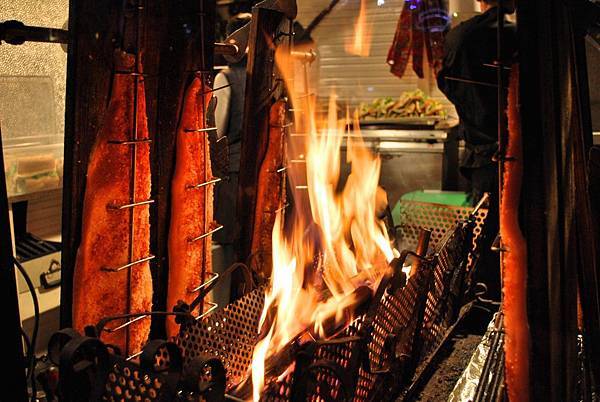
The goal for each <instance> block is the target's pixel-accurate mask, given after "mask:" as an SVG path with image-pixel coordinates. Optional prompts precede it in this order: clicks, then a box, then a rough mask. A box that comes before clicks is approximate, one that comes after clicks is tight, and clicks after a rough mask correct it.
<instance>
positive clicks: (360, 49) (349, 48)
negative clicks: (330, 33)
mask: <svg viewBox="0 0 600 402" xmlns="http://www.w3.org/2000/svg"><path fill="white" fill-rule="evenodd" d="M372 30H373V27H372V24H370V23H368V22H367V1H366V0H360V10H359V11H358V17H357V18H356V22H355V23H354V35H353V37H352V40H349V41H347V42H346V45H345V49H346V52H347V53H349V54H353V55H355V56H360V57H368V56H369V54H370V52H371V34H372Z"/></svg>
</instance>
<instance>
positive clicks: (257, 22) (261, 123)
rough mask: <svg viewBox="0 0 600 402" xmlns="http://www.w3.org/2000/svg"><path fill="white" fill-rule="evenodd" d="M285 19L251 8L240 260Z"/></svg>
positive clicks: (246, 250)
mask: <svg viewBox="0 0 600 402" xmlns="http://www.w3.org/2000/svg"><path fill="white" fill-rule="evenodd" d="M284 18H285V16H284V14H283V13H282V12H279V11H274V10H270V9H266V8H259V7H254V8H253V9H252V22H251V28H250V39H249V44H250V47H249V52H248V65H247V81H246V95H245V96H246V103H245V107H244V124H243V130H242V150H241V161H240V174H239V195H238V204H237V205H238V220H237V223H238V229H237V230H236V233H237V234H238V235H237V236H236V237H237V243H238V250H239V258H240V260H241V261H245V260H246V259H247V258H248V256H249V255H250V252H251V247H252V233H253V228H254V216H255V209H256V186H257V181H258V174H259V170H260V166H261V164H262V161H263V159H264V157H265V153H266V148H267V141H268V133H269V131H268V130H269V127H268V124H269V110H270V107H271V105H272V104H273V103H274V101H275V99H276V96H275V94H274V93H273V91H272V89H273V88H274V86H275V74H274V71H275V67H274V58H275V46H273V43H274V42H275V41H274V38H275V36H276V34H277V32H278V29H279V27H280V25H281V23H282V21H283V20H284ZM239 279H240V278H234V279H233V280H232V297H234V298H235V297H237V296H239V295H238V294H237V283H236V282H237V280H239Z"/></svg>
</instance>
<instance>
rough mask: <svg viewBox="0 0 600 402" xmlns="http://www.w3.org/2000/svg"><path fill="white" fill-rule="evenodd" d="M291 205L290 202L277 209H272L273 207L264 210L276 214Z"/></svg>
mask: <svg viewBox="0 0 600 402" xmlns="http://www.w3.org/2000/svg"><path fill="white" fill-rule="evenodd" d="M289 206H290V204H289V203H288V204H285V205H283V206H282V207H280V208H277V209H275V210H272V209H266V210H265V211H264V212H265V213H266V214H276V213H278V212H281V211H283V210H285V209H286V208H287V207H289Z"/></svg>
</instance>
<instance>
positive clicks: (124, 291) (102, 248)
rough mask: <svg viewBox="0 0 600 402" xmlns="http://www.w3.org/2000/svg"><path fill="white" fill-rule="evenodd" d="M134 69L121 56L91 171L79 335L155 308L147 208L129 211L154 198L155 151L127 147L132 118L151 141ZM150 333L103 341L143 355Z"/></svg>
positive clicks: (79, 272)
mask: <svg viewBox="0 0 600 402" xmlns="http://www.w3.org/2000/svg"><path fill="white" fill-rule="evenodd" d="M134 67H135V57H134V56H133V55H131V54H127V53H124V52H120V51H119V52H117V53H116V55H115V70H116V71H118V73H116V74H115V75H114V79H113V83H112V89H111V96H110V101H109V104H108V108H107V110H106V113H105V116H104V121H103V122H102V125H101V127H100V130H99V131H98V135H97V137H96V141H95V143H94V147H93V149H92V152H91V154H90V159H89V164H88V167H87V183H86V188H85V195H84V201H83V217H82V230H81V243H80V245H79V250H78V252H77V258H76V263H75V272H74V278H73V281H74V283H73V324H74V327H75V328H76V329H77V330H78V331H83V329H84V327H85V326H87V325H95V324H96V323H97V322H98V321H99V320H100V319H102V318H104V317H106V316H112V315H119V314H125V313H135V312H144V311H150V310H151V307H152V278H151V275H150V266H149V263H148V261H147V259H148V256H149V253H150V217H149V205H148V204H147V203H146V204H141V205H136V206H132V205H131V204H133V203H138V202H143V201H147V200H148V199H149V198H150V145H149V144H148V142H144V141H141V142H137V143H136V145H135V146H134V145H133V144H132V143H131V142H130V141H131V140H132V139H133V138H134V124H133V123H134V116H135V115H137V130H136V131H137V138H138V139H140V140H144V139H147V138H148V124H147V118H146V101H145V92H144V82H143V77H140V76H137V78H136V76H134V75H130V74H127V73H128V72H132V71H133V70H134ZM139 71H141V66H139ZM136 79H137V80H138V84H137V96H135V90H136ZM136 99H137V108H136V105H135V102H136ZM136 109H137V110H136ZM132 161H134V163H135V176H134V177H133V181H134V183H135V184H134V192H133V193H134V197H133V198H134V199H133V200H132V199H131V198H130V193H131V187H130V182H131V179H132V177H131V176H132V174H133V169H132ZM132 219H133V221H132ZM131 225H133V231H132V232H130V230H131V227H132V226H131ZM130 245H133V255H130V251H131V250H130ZM140 260H141V261H142V262H137V263H136V261H140ZM131 263H133V264H131ZM128 264H131V265H130V266H128ZM121 324H124V321H116V322H114V323H109V324H108V327H109V328H116V327H117V326H119V325H121ZM149 333H150V318H149V317H145V318H143V319H140V320H137V321H135V322H134V323H132V324H131V325H128V326H125V327H124V328H122V329H119V330H116V331H114V332H111V333H103V334H101V339H102V340H103V341H104V342H106V343H108V344H112V345H116V346H118V347H119V348H120V350H121V351H123V352H125V353H128V354H132V353H135V352H137V351H139V350H140V349H141V348H142V346H143V345H144V343H145V342H146V340H147V338H148V334H149ZM127 343H128V345H127Z"/></svg>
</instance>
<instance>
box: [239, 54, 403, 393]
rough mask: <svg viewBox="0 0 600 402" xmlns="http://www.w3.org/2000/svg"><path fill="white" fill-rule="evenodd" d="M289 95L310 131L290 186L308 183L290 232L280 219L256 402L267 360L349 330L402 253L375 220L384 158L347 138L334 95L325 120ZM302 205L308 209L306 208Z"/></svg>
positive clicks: (306, 101) (286, 70) (282, 65)
mask: <svg viewBox="0 0 600 402" xmlns="http://www.w3.org/2000/svg"><path fill="white" fill-rule="evenodd" d="M276 62H277V64H278V67H279V69H280V71H282V73H283V75H284V77H286V76H287V74H290V73H291V72H292V71H293V68H292V66H291V61H290V59H289V56H288V55H287V54H285V53H282V52H278V53H277V54H276ZM288 90H290V95H291V99H292V104H293V105H299V107H298V109H301V110H304V111H305V113H303V114H302V115H301V116H300V115H298V114H296V116H295V118H296V127H302V128H303V129H304V130H305V131H306V136H305V137H304V141H303V144H302V146H301V148H302V149H303V152H302V153H303V155H304V159H305V162H306V163H305V164H301V165H298V164H293V165H292V166H291V167H290V168H289V170H290V181H291V184H292V186H291V187H292V188H296V186H295V184H298V183H296V182H297V181H299V180H302V179H305V185H303V186H299V187H300V188H302V190H296V193H295V194H294V199H295V205H296V211H295V212H296V214H295V215H294V218H293V221H292V224H291V225H290V224H287V225H286V227H287V228H288V229H287V230H284V225H283V219H282V216H280V215H279V214H278V216H277V218H276V222H275V225H274V227H273V236H272V242H273V247H272V249H273V269H272V276H271V280H270V286H269V289H268V290H267V292H266V295H265V307H264V310H263V312H262V315H261V318H260V323H259V333H260V334H263V337H262V339H260V341H259V342H258V343H257V345H256V347H255V349H254V355H253V360H252V366H251V369H252V385H253V395H252V397H253V400H254V401H258V400H259V399H260V395H261V393H262V391H263V388H264V386H265V376H266V374H267V373H265V361H266V359H268V358H269V357H270V356H273V355H274V354H276V353H278V352H279V351H281V350H282V349H283V347H284V346H286V345H287V344H288V343H289V342H290V341H292V340H293V339H296V338H297V337H298V336H300V335H301V334H305V333H307V332H309V333H311V335H312V336H315V337H326V336H328V335H327V334H328V333H330V332H331V328H330V327H332V326H333V327H334V328H338V327H339V326H340V325H342V326H343V325H345V324H347V323H348V322H349V319H352V318H353V317H351V316H352V314H353V311H354V309H355V307H356V304H357V303H358V302H359V301H360V300H361V297H360V293H361V292H357V289H359V288H361V289H363V290H364V289H365V286H368V288H366V289H369V288H370V292H373V291H374V289H375V288H376V286H377V284H378V282H379V280H380V279H381V277H382V275H383V274H384V273H385V272H386V271H387V270H388V263H389V262H390V261H391V260H392V259H393V258H394V257H395V256H396V255H397V252H396V251H395V250H393V249H392V246H391V243H390V239H389V238H388V235H387V231H386V228H385V225H384V223H383V222H382V221H381V220H379V219H378V218H377V215H376V211H378V209H379V208H380V205H377V204H378V200H379V199H380V197H378V191H381V190H380V189H379V187H378V182H379V174H380V169H381V161H380V159H379V157H377V156H375V155H373V154H372V153H371V152H370V151H369V150H368V149H367V148H366V146H365V144H364V142H363V140H362V138H361V136H360V132H358V133H357V132H354V133H353V134H352V135H347V134H346V127H347V125H348V120H349V119H348V118H345V119H344V118H342V119H340V118H339V117H338V113H337V105H336V96H335V95H332V96H331V97H330V101H329V108H328V113H327V117H326V119H321V120H319V119H318V118H317V115H316V113H314V110H315V104H314V99H311V98H310V97H308V96H306V95H298V94H297V93H295V92H294V91H293V90H291V86H290V85H288ZM294 108H296V106H294ZM355 126H356V127H357V126H358V125H355ZM346 136H347V137H348V138H347V162H348V163H350V164H351V173H350V175H349V177H348V179H347V181H346V184H345V186H344V188H343V189H342V191H341V192H340V191H339V190H338V185H339V181H340V164H341V147H342V143H343V140H344V138H345V137H346ZM298 166H302V170H300V169H299V168H298ZM304 166H306V169H305V170H304ZM300 191H307V192H308V197H306V193H305V194H304V197H302V196H300V194H299V192H300ZM302 199H304V200H307V202H306V203H307V204H308V205H301V200H302ZM302 211H310V212H307V213H305V214H303V213H302ZM359 290H360V289H359ZM363 293H364V292H363ZM277 374H279V373H277Z"/></svg>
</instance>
